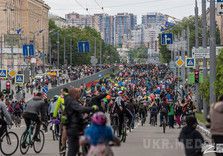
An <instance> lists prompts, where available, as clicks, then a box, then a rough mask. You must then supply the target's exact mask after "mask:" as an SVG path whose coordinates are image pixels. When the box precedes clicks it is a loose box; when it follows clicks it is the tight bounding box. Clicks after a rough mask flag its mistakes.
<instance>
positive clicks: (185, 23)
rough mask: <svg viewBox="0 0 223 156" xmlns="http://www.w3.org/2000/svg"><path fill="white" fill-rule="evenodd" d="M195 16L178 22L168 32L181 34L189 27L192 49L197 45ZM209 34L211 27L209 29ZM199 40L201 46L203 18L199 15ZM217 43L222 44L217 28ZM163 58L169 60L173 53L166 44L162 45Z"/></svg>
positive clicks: (176, 34)
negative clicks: (168, 50)
mask: <svg viewBox="0 0 223 156" xmlns="http://www.w3.org/2000/svg"><path fill="white" fill-rule="evenodd" d="M194 23H195V16H192V15H191V16H189V17H185V18H183V19H182V20H181V21H180V22H178V23H177V24H176V25H175V26H173V27H172V28H170V29H168V30H167V31H166V32H171V33H173V34H174V36H180V35H181V32H182V31H183V30H187V27H189V30H190V39H189V40H190V51H191V50H192V48H193V47H194V46H195V24H194ZM207 36H209V29H208V30H207ZM198 42H199V46H201V45H202V18H201V16H199V17H198ZM216 44H217V45H220V30H219V28H217V29H216ZM160 53H161V60H162V61H163V62H165V63H166V62H169V61H170V58H171V54H170V53H167V48H166V46H162V45H161V46H160Z"/></svg>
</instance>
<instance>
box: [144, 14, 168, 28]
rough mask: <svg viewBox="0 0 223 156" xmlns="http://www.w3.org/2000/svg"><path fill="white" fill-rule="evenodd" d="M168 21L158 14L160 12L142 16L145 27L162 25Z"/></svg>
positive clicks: (165, 17)
mask: <svg viewBox="0 0 223 156" xmlns="http://www.w3.org/2000/svg"><path fill="white" fill-rule="evenodd" d="M167 20H168V17H167V16H165V15H163V14H161V13H158V12H150V13H148V14H147V15H143V16H142V24H143V25H149V24H150V25H157V26H158V25H162V24H164V23H165V21H167Z"/></svg>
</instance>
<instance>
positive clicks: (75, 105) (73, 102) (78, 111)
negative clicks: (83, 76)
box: [65, 88, 93, 156]
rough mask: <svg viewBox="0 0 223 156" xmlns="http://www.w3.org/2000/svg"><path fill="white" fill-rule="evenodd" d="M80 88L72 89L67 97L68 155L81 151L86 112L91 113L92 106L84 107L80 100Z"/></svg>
mask: <svg viewBox="0 0 223 156" xmlns="http://www.w3.org/2000/svg"><path fill="white" fill-rule="evenodd" d="M79 98H80V90H78V89H77V88H74V89H71V90H70V91H69V95H68V96H67V97H66V99H65V104H66V107H65V112H66V115H67V124H66V126H67V136H68V156H76V155H77V153H78V151H79V136H80V133H82V132H83V130H84V119H83V114H84V113H90V112H91V111H92V110H93V109H92V108H91V107H84V106H82V104H81V103H80V102H79V101H78V100H79Z"/></svg>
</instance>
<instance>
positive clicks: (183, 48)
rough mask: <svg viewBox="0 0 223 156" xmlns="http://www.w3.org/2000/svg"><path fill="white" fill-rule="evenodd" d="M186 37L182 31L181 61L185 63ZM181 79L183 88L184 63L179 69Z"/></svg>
mask: <svg viewBox="0 0 223 156" xmlns="http://www.w3.org/2000/svg"><path fill="white" fill-rule="evenodd" d="M185 36H186V32H185V30H183V31H182V34H181V56H182V60H184V62H185V38H186V37H185ZM181 72H182V73H181V77H182V82H183V86H184V83H185V75H186V74H185V63H184V65H183V66H182V68H181Z"/></svg>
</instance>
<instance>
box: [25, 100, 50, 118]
mask: <svg viewBox="0 0 223 156" xmlns="http://www.w3.org/2000/svg"><path fill="white" fill-rule="evenodd" d="M47 111H48V105H47V104H46V103H45V102H44V101H43V100H42V98H41V97H37V96H35V97H34V98H33V99H32V100H30V101H28V102H27V103H26V109H25V111H24V113H33V114H37V115H39V114H41V118H42V120H45V119H46V118H47Z"/></svg>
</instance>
